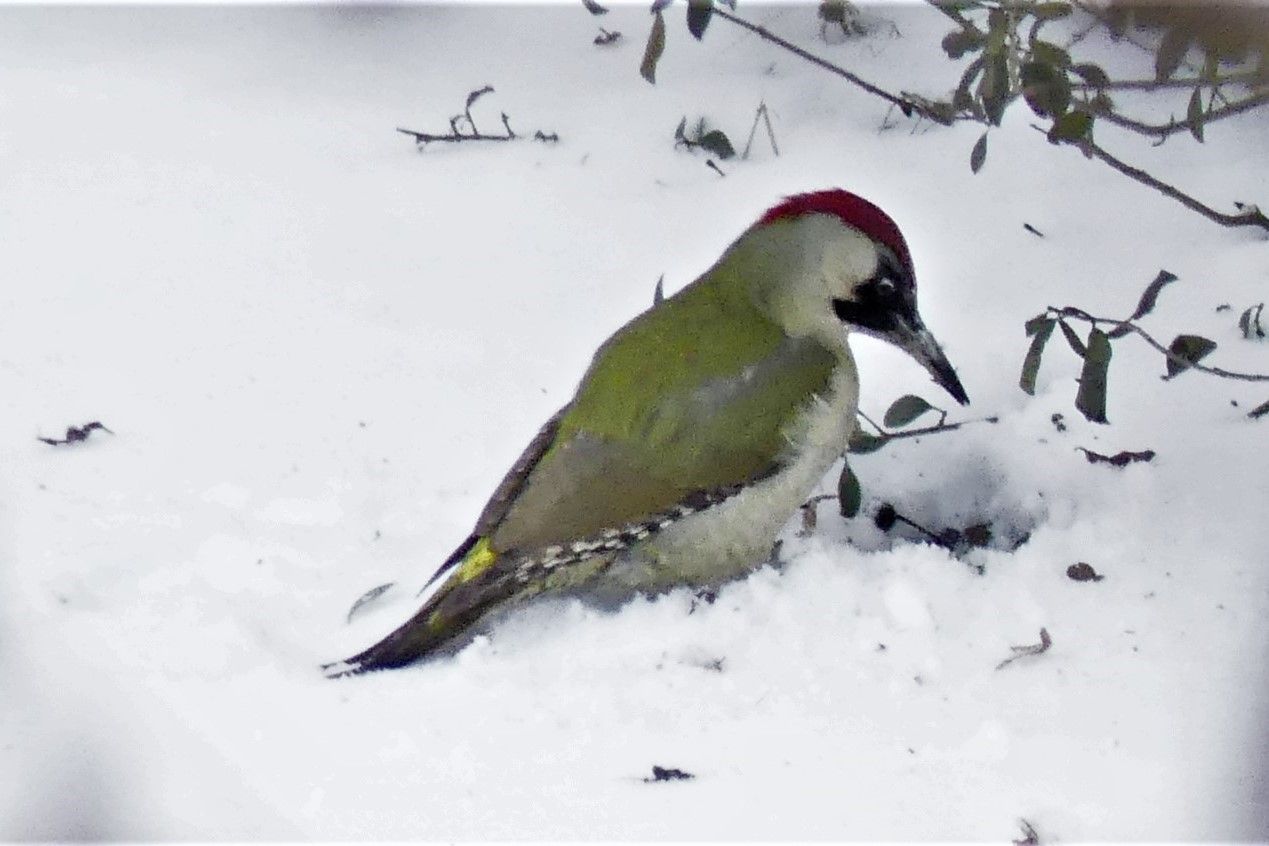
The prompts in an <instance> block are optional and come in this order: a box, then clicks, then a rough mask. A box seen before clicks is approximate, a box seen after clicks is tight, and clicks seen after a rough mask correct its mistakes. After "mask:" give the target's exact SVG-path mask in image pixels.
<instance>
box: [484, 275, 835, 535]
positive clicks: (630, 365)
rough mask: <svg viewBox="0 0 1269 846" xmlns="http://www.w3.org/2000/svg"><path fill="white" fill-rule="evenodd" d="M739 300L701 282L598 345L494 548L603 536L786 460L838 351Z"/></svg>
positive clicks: (497, 531) (498, 529)
mask: <svg viewBox="0 0 1269 846" xmlns="http://www.w3.org/2000/svg"><path fill="white" fill-rule="evenodd" d="M734 299H735V298H726V299H723V298H720V297H719V296H718V295H717V291H716V288H715V287H711V286H706V285H699V286H693V287H692V288H689V289H687V290H685V291H683V292H682V293H681V294H680V295H679V296H677V297H673V298H671V299H668V300H665V301H664V302H662V303H661V304H660V305H659V306H658V307H656V308H654V309H652V310H650V311H648V312H645V313H644V314H642V315H640V316H639V317H638V318H636V319H635V320H633V321H632V322H631V323H629V324H627V325H626V326H625V327H624V328H623V329H621V330H620V331H619V332H618V333H617V334H616V335H614V336H613V337H612V338H611V339H609V341H608V342H607V343H605V344H604V346H603V347H601V348H600V350H599V351H598V352H597V353H596V355H595V359H594V361H593V362H592V364H591V367H590V370H589V371H588V372H587V374H586V377H585V378H584V379H583V381H582V387H581V388H580V389H579V391H578V394H577V396H576V397H574V399H573V401H572V403H570V404H569V405H568V406H567V407H565V408H564V409H563V410H562V412H561V416H559V419H558V426H557V429H556V432H555V437H554V440H553V443H552V444H551V445H550V446H549V447H548V448H546V449H544V450H543V452H542V454H541V456H540V457H538V458H537V459H536V460H535V461H534V463H533V465H532V468H531V469H530V470H529V472H528V473H527V474H526V476H525V478H524V479H523V480H522V481H521V482H520V483H519V484H518V486H517V493H516V497H515V499H514V501H512V502H509V503H508V504H507V507H506V508H505V510H504V512H503V513H502V514H501V516H500V518H499V520H498V521H497V524H496V525H494V526H490V527H488V528H487V529H486V531H489V534H488V537H489V539H490V541H491V545H492V548H493V549H494V550H495V551H497V552H499V553H505V552H508V551H512V550H515V551H518V552H529V551H532V550H535V549H541V548H543V547H546V546H550V545H553V544H568V543H569V542H570V541H573V540H577V539H583V538H593V537H596V536H598V535H600V534H601V533H602V532H604V531H605V530H608V529H612V528H617V527H620V526H623V525H627V524H630V523H634V522H637V521H639V520H640V519H643V518H646V517H648V516H649V515H651V514H655V513H657V512H660V511H664V510H665V509H667V508H670V507H672V506H674V505H675V504H676V503H678V502H681V501H683V500H684V499H685V498H688V497H690V496H692V495H693V494H696V493H698V492H701V491H710V490H717V489H720V488H725V487H728V486H734V485H738V484H743V483H745V482H749V481H752V480H754V479H757V478H760V477H762V476H764V475H767V474H769V473H770V472H772V471H773V470H774V469H776V468H777V467H778V465H779V463H780V462H781V460H782V459H783V457H784V453H785V447H786V432H787V430H788V427H789V425H790V423H791V422H792V420H793V418H794V416H795V415H796V414H797V412H798V411H799V410H800V409H801V408H802V407H803V406H804V405H805V403H806V402H808V401H809V400H810V398H811V396H812V395H814V394H818V393H823V392H824V391H826V390H827V388H828V384H829V380H830V378H831V376H832V372H833V368H834V365H835V364H836V361H837V358H836V355H835V354H834V353H833V352H832V351H830V350H828V349H826V348H825V347H823V346H821V345H820V344H818V343H816V342H814V341H809V340H805V339H792V338H789V337H787V336H785V335H784V334H783V332H781V331H780V329H779V328H778V327H777V326H775V324H773V323H771V322H770V321H768V320H767V319H766V318H765V317H763V316H762V315H760V314H759V313H758V312H757V310H756V309H754V308H753V307H752V305H750V304H749V303H748V301H747V299H745V300H744V301H743V302H739V303H738V302H735V301H734ZM685 326H686V327H691V329H692V332H691V334H690V337H689V338H688V340H687V342H686V343H685V342H684V338H683V335H684V333H683V331H682V327H685Z"/></svg>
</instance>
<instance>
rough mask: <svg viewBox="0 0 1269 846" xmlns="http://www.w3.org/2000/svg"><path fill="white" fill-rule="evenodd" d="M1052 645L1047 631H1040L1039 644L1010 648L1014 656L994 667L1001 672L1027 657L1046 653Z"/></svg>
mask: <svg viewBox="0 0 1269 846" xmlns="http://www.w3.org/2000/svg"><path fill="white" fill-rule="evenodd" d="M1052 645H1053V639H1052V638H1050V637H1049V630H1048V629H1040V642H1039V643H1033V644H1028V645H1027V646H1011V647H1009V648H1010V649H1012V650H1013V652H1014V654H1013V655H1011V656H1010V657H1008V658H1006V659H1005V660H1003V661H1001V662H1000V663H999V664H997V665H996V669H997V670H1003V669H1004V668H1005V667H1007V666H1009V665H1010V664H1012V663H1013V662H1014V661H1017V660H1018V659H1019V658H1022V657H1024V656H1027V655H1039V654H1040V653H1041V652H1048V651H1049V647H1050V646H1052Z"/></svg>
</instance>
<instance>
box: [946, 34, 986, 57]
mask: <svg viewBox="0 0 1269 846" xmlns="http://www.w3.org/2000/svg"><path fill="white" fill-rule="evenodd" d="M986 43H987V38H986V36H984V35H983V34H982V33H981V32H979V31H978V29H977V28H976V27H972V26H971V27H969V28H968V29H958V30H954V31H952V32H949V33H948V34H947V35H945V36H943V52H944V53H947V57H948V58H949V59H959V58H960V57H961V56H964V55H965V54H966V53H973V52H977V51H979V50H981V49H983V45H984V44H986Z"/></svg>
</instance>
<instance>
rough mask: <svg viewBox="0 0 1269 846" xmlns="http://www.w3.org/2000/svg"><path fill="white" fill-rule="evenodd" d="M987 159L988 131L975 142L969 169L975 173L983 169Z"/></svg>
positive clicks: (970, 155) (970, 152)
mask: <svg viewBox="0 0 1269 846" xmlns="http://www.w3.org/2000/svg"><path fill="white" fill-rule="evenodd" d="M985 161H987V133H986V132H984V133H983V134H982V136H981V137H980V138H979V139H978V140H977V141H975V142H974V149H972V150H970V151H969V169H970V171H972V172H973V173H978V171H980V170H982V169H983V162H985Z"/></svg>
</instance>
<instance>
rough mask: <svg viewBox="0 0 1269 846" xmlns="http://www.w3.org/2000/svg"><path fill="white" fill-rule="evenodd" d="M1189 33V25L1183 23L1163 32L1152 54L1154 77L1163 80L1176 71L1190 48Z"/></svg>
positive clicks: (1170, 76) (1169, 77)
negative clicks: (1161, 38)
mask: <svg viewBox="0 0 1269 846" xmlns="http://www.w3.org/2000/svg"><path fill="white" fill-rule="evenodd" d="M1190 34H1191V33H1190V27H1189V26H1188V25H1185V24H1180V25H1176V26H1173V27H1172V28H1171V29H1169V30H1168V31H1167V32H1166V33H1164V35H1163V40H1162V41H1160V42H1159V50H1158V52H1156V53H1155V54H1154V78H1155V79H1157V80H1158V81H1160V82H1163V81H1165V80H1169V79H1171V78H1172V74H1174V73H1176V69H1177V68H1179V67H1180V66H1181V62H1182V61H1184V60H1185V54H1186V53H1187V52H1188V51H1189V49H1190Z"/></svg>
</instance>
